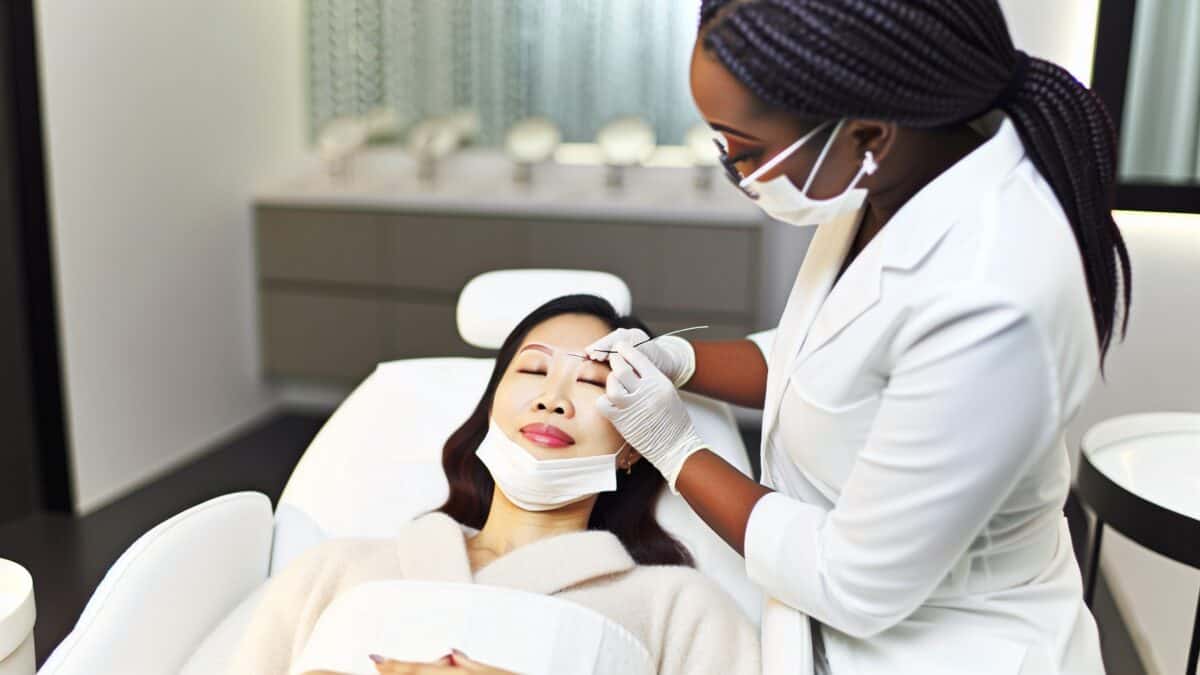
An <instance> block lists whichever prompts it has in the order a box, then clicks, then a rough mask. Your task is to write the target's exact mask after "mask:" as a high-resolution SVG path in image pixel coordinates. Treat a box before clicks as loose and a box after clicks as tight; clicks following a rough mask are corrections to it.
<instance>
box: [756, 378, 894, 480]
mask: <svg viewBox="0 0 1200 675" xmlns="http://www.w3.org/2000/svg"><path fill="white" fill-rule="evenodd" d="M878 411H879V397H878V396H870V397H868V398H865V399H862V400H860V401H856V402H854V403H851V404H849V405H840V406H836V407H833V406H826V405H822V404H819V403H817V402H815V400H814V399H813V397H811V396H809V395H808V394H807V393H806V392H805V391H804V390H803V389H802V388H801V386H800V385H799V384H798V382H797V380H796V379H795V378H792V379H791V380H789V381H788V384H787V387H786V388H785V390H784V392H783V399H782V401H781V405H780V407H779V426H778V430H779V434H780V441H781V443H780V445H781V446H782V447H783V448H786V449H787V453H788V455H789V457H790V458H791V460H792V461H793V462H795V464H796V466H797V467H798V468H799V469H800V470H801V471H803V472H804V473H805V474H806V475H807V476H808V477H809V478H810V479H811V480H813V483H814V485H816V486H817V488H818V489H820V490H821V492H823V493H825V495H826V496H827V497H829V498H830V499H833V498H834V497H835V496H836V493H837V492H839V491H840V488H841V486H842V485H843V484H844V483H845V481H846V478H847V477H848V476H849V475H850V469H851V468H852V467H853V466H854V462H855V460H856V459H857V457H858V453H859V452H861V451H862V449H863V448H864V447H865V446H866V443H867V438H868V436H869V435H870V433H871V426H872V424H874V421H875V415H876V413H877V412H878Z"/></svg>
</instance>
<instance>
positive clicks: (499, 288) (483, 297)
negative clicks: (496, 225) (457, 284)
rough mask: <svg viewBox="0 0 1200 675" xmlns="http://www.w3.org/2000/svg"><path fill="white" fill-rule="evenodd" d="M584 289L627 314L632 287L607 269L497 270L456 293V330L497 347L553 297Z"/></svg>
mask: <svg viewBox="0 0 1200 675" xmlns="http://www.w3.org/2000/svg"><path fill="white" fill-rule="evenodd" d="M577 293H586V294H589V295H595V296H597V297H601V298H604V299H605V300H607V301H608V302H609V304H611V305H612V306H613V309H615V310H617V314H620V315H622V316H624V315H626V314H629V311H630V309H631V306H632V299H631V297H630V294H629V287H628V286H626V285H625V282H624V281H622V280H621V278H620V277H617V276H615V275H612V274H609V273H608V272H590V271H585V270H548V269H528V270H498V271H495V272H485V273H484V274H480V275H479V276H477V277H475V278H474V279H472V280H470V281H469V282H467V285H466V286H464V287H463V290H462V293H460V294H459V296H458V311H457V320H458V333H459V335H461V336H462V339H463V340H464V341H466V343H467V344H469V345H472V346H474V347H480V348H483V349H499V348H500V345H502V344H504V339H505V338H506V337H508V334H509V333H511V332H512V329H513V328H514V327H515V326H516V325H517V324H518V323H520V321H521V319H524V318H525V317H526V316H528V315H529V313H530V312H532V311H533V310H535V309H537V308H538V307H540V306H541V305H543V304H545V303H546V302H547V301H549V300H553V299H554V298H558V297H562V296H564V295H574V294H577Z"/></svg>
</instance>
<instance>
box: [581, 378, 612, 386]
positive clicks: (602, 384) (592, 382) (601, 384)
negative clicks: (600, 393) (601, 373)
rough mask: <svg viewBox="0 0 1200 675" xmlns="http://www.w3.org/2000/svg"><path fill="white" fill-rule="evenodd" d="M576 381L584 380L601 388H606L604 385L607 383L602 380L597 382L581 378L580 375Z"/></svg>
mask: <svg viewBox="0 0 1200 675" xmlns="http://www.w3.org/2000/svg"><path fill="white" fill-rule="evenodd" d="M577 381H578V382H586V383H588V384H590V385H592V386H595V387H600V388H601V389H604V388H606V387H607V385H606V384H605V383H604V382H597V381H595V380H585V379H583V378H582V377H581V378H579V379H578V380H577Z"/></svg>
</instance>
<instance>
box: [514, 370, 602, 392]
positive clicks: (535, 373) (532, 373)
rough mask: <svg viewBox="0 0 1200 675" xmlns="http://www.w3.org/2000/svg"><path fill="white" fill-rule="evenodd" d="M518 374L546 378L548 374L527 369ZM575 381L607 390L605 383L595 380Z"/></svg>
mask: <svg viewBox="0 0 1200 675" xmlns="http://www.w3.org/2000/svg"><path fill="white" fill-rule="evenodd" d="M517 372H518V373H525V374H526V375H540V376H541V377H545V376H546V373H544V372H542V371H540V370H527V369H525V368H522V369H521V370H518V371H517ZM575 381H576V382H583V383H584V384H590V385H592V386H593V387H600V388H601V389H603V388H605V387H606V386H607V385H606V384H605V383H603V382H596V381H595V380H584V379H578V380H575Z"/></svg>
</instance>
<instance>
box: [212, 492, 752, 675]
mask: <svg viewBox="0 0 1200 675" xmlns="http://www.w3.org/2000/svg"><path fill="white" fill-rule="evenodd" d="M384 579H415V580H422V581H448V582H456V583H477V584H486V585H491V586H500V587H506V588H513V589H518V590H524V591H528V592H532V593H541V594H546V595H552V596H556V597H558V598H560V599H563V600H567V601H571V602H575V603H578V604H580V605H583V606H584V607H588V608H590V609H592V610H594V611H597V612H599V613H600V614H603V615H604V616H606V617H608V618H609V619H612V620H614V621H616V622H617V623H619V624H621V625H622V626H624V627H625V628H626V629H627V630H629V631H630V632H631V633H632V634H633V635H635V636H637V637H638V639H640V640H641V641H642V642H643V644H645V646H646V648H647V649H648V650H649V652H650V654H651V656H652V657H653V658H654V660H655V661H656V662H657V663H658V672H659V673H662V674H663V675H684V674H687V675H691V674H693V673H721V674H728V675H743V674H744V675H759V673H760V666H759V661H760V654H759V644H758V632H757V630H755V628H754V627H753V626H752V625H751V624H750V622H749V621H748V620H747V619H746V617H745V616H744V615H743V614H742V613H741V611H740V610H739V609H738V608H737V606H736V605H735V604H734V602H733V600H732V599H731V598H729V597H728V595H726V594H725V592H724V591H722V590H721V589H720V588H719V587H718V586H716V584H715V583H713V582H712V581H711V580H709V579H708V578H707V577H705V576H704V575H702V574H700V573H699V572H697V571H695V570H693V569H691V568H688V567H676V566H642V565H637V564H636V563H635V562H634V561H633V559H632V558H631V557H630V556H629V553H628V552H627V551H626V550H625V548H624V547H623V546H622V545H621V543H620V540H618V539H617V538H616V536H614V535H613V534H612V533H610V532H600V531H587V532H575V533H571V534H565V535H560V536H556V537H552V538H549V539H543V540H541V541H537V542H534V543H532V544H529V545H527V546H523V547H521V548H519V549H517V550H515V551H512V552H511V553H509V554H507V555H505V556H503V557H501V558H498V559H496V560H495V561H493V562H492V563H491V564H489V565H487V566H485V567H483V568H481V569H479V570H478V571H477V572H476V573H475V574H474V575H472V573H471V566H470V562H469V559H468V558H467V550H466V539H465V536H464V533H463V529H462V527H461V526H459V524H458V523H456V522H455V521H454V520H453V519H451V518H450V517H448V516H446V515H445V514H441V513H431V514H428V515H425V516H422V517H420V518H418V519H416V520H414V521H413V522H411V523H409V524H407V525H406V526H405V527H404V528H402V530H401V532H400V533H399V535H398V537H397V539H392V540H380V539H343V540H334V541H329V542H326V543H324V544H322V545H321V546H318V547H316V548H314V549H313V550H311V551H309V552H307V553H305V554H304V555H303V556H301V557H300V558H298V559H297V560H296V561H295V562H294V563H292V564H291V565H289V566H288V567H287V568H286V569H284V570H283V572H282V573H280V574H279V575H277V576H275V577H274V578H272V579H271V580H270V581H269V582H268V585H267V588H266V590H265V592H264V594H263V597H262V600H261V601H260V603H259V605H258V607H257V609H256V610H255V613H254V618H253V619H252V620H251V623H250V626H249V628H248V629H247V631H246V634H245V636H244V638H243V640H242V643H241V646H240V647H239V649H238V650H237V653H236V655H235V657H234V659H233V667H232V669H231V671H230V673H231V675H285V674H286V673H287V671H288V669H289V667H290V666H291V664H292V662H293V660H294V659H296V658H297V657H298V656H299V655H300V653H301V651H302V650H303V649H304V645H305V643H306V641H307V640H308V637H309V635H310V633H311V632H312V629H313V626H314V625H315V624H316V622H317V619H318V617H320V615H321V612H322V611H323V610H324V609H325V608H326V607H327V606H328V605H329V604H330V603H331V602H332V601H333V599H334V598H335V597H337V596H338V594H340V593H342V592H344V591H348V590H349V589H351V588H353V587H355V586H357V585H358V584H361V583H365V582H368V581H378V580H384Z"/></svg>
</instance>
